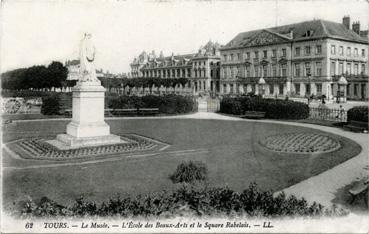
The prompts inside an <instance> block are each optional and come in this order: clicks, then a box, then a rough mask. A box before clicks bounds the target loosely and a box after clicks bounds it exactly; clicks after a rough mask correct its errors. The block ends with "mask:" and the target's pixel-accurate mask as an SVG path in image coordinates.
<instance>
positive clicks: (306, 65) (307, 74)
mask: <svg viewBox="0 0 369 234" xmlns="http://www.w3.org/2000/svg"><path fill="white" fill-rule="evenodd" d="M310 75H311V68H310V63H305V76H310Z"/></svg>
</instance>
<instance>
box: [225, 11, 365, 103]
mask: <svg viewBox="0 0 369 234" xmlns="http://www.w3.org/2000/svg"><path fill="white" fill-rule="evenodd" d="M368 44H369V43H368V32H367V31H360V23H359V22H354V23H353V24H352V29H350V18H349V17H347V16H346V17H344V18H343V22H342V24H340V23H335V22H330V21H326V20H312V21H306V22H301V23H296V24H290V25H284V26H279V27H274V28H267V29H260V30H254V31H248V32H243V33H240V34H238V35H237V36H236V37H235V38H233V39H232V40H231V41H230V42H229V43H227V44H226V45H225V46H224V47H222V48H221V49H220V53H221V69H220V70H221V71H220V93H221V94H232V93H233V94H240V93H249V92H254V93H263V94H264V95H266V96H282V97H284V96H290V97H301V98H302V97H306V96H310V95H315V96H321V95H325V96H326V97H327V99H328V100H333V99H334V98H335V97H336V96H337V94H338V92H337V91H338V89H339V87H338V82H337V81H338V79H339V78H340V77H341V76H344V77H345V78H346V79H347V81H348V85H347V87H346V88H347V90H346V92H347V96H348V97H349V98H351V99H368V91H369V88H368ZM260 78H263V80H264V81H265V85H259V83H260ZM338 95H342V93H340V94H338Z"/></svg>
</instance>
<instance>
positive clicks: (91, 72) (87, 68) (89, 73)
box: [78, 33, 99, 82]
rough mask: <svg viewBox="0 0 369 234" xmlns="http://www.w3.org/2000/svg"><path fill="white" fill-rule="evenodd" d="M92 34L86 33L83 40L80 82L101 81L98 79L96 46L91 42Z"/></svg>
mask: <svg viewBox="0 0 369 234" xmlns="http://www.w3.org/2000/svg"><path fill="white" fill-rule="evenodd" d="M91 37H92V36H91V34H90V33H85V35H84V37H83V39H82V40H81V45H80V51H79V57H80V77H79V80H78V81H80V82H91V81H92V82H96V81H99V80H98V79H97V77H96V70H95V65H94V60H95V52H96V51H95V46H94V45H93V43H92V40H91Z"/></svg>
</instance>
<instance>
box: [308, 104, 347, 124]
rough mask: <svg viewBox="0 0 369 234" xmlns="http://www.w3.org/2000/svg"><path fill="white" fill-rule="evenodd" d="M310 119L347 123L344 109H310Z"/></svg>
mask: <svg viewBox="0 0 369 234" xmlns="http://www.w3.org/2000/svg"><path fill="white" fill-rule="evenodd" d="M309 118H310V119H316V120H327V121H335V122H347V111H345V110H344V109H328V108H317V107H310V112H309Z"/></svg>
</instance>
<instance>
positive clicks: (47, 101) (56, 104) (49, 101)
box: [41, 95, 60, 115]
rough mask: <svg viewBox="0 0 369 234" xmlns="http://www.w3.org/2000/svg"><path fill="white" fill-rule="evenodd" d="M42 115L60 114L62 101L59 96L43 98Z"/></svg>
mask: <svg viewBox="0 0 369 234" xmlns="http://www.w3.org/2000/svg"><path fill="white" fill-rule="evenodd" d="M41 114H43V115H58V114H60V99H59V96H58V95H50V96H48V97H43V98H42V105H41Z"/></svg>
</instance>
